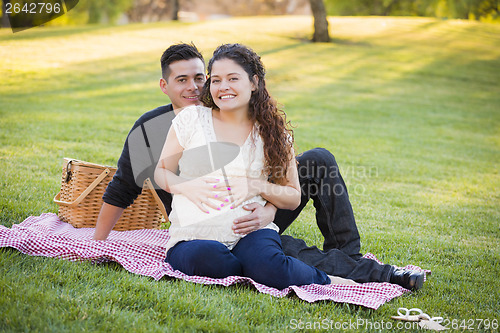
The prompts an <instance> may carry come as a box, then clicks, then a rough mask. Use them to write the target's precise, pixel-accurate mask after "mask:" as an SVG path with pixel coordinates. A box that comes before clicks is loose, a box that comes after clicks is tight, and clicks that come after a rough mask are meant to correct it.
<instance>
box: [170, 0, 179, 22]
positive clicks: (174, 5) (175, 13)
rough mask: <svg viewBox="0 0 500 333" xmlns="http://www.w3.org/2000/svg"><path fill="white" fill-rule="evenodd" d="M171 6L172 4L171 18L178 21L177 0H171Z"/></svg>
mask: <svg viewBox="0 0 500 333" xmlns="http://www.w3.org/2000/svg"><path fill="white" fill-rule="evenodd" d="M171 1H172V3H171V6H172V20H174V21H178V20H179V0H171Z"/></svg>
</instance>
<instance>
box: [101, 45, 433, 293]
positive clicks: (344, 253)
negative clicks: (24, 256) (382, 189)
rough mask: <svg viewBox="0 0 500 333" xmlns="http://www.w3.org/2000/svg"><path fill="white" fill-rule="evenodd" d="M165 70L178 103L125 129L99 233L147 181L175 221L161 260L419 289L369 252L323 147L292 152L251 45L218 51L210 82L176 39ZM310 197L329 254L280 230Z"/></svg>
mask: <svg viewBox="0 0 500 333" xmlns="http://www.w3.org/2000/svg"><path fill="white" fill-rule="evenodd" d="M161 67H162V78H161V79H160V87H161V89H162V91H163V92H164V93H165V94H167V95H168V96H169V98H170V100H171V102H172V103H171V104H169V105H165V106H161V107H158V108H156V109H154V110H152V111H149V112H147V113H145V114H144V115H143V116H141V117H140V118H139V119H138V120H137V122H136V123H135V125H134V127H133V128H132V130H131V131H130V133H129V135H128V137H127V140H126V142H125V145H124V148H123V151H122V155H121V157H120V159H119V161H118V170H117V172H116V174H115V176H114V178H113V180H112V181H111V182H110V183H109V185H108V187H107V189H106V193H105V194H104V196H103V200H104V204H103V206H102V208H101V212H100V214H99V217H98V221H97V225H96V230H95V234H94V239H96V240H105V239H106V238H107V236H108V234H109V232H110V231H111V229H112V228H113V226H114V224H115V223H116V221H117V220H118V219H119V217H120V216H121V214H122V212H123V210H124V209H125V208H126V207H127V206H129V205H130V204H131V203H132V202H133V201H134V200H135V198H136V197H137V196H138V195H139V194H140V192H141V185H142V182H143V181H144V179H145V178H147V177H150V178H151V179H153V178H154V180H155V182H156V184H155V185H156V186H157V193H158V195H159V196H160V198H161V199H162V201H163V202H164V204H165V208H166V210H167V212H168V213H169V217H170V222H171V226H170V230H169V232H170V239H169V241H168V243H167V244H166V247H167V253H166V261H167V262H168V263H169V264H170V265H171V266H172V267H173V268H174V269H176V270H179V271H181V272H183V273H185V274H187V275H199V276H208V277H213V278H224V277H227V276H233V275H236V276H246V277H250V278H252V279H253V280H254V281H256V282H258V283H261V284H265V285H267V286H270V287H274V288H278V289H283V288H286V287H288V286H291V285H306V284H313V283H315V284H330V283H338V282H343V283H349V282H351V283H354V282H360V283H363V282H389V283H395V284H398V285H401V286H402V287H404V288H406V289H411V290H417V289H419V288H421V287H422V284H423V281H424V273H423V272H418V271H411V270H404V269H397V268H395V267H394V266H391V265H383V264H379V263H378V262H376V261H374V260H371V259H367V258H362V256H361V254H360V253H359V251H360V238H359V233H358V230H357V226H356V222H355V220H354V215H353V212H352V208H351V204H350V202H349V197H348V194H347V189H346V186H345V183H344V181H343V179H342V177H341V175H340V173H339V170H338V166H337V164H336V161H335V159H334V157H333V155H332V154H331V153H329V152H328V151H327V150H325V149H321V148H316V149H313V150H310V151H306V152H304V153H303V154H300V155H299V156H297V157H295V155H294V150H293V131H292V130H291V129H290V125H289V123H288V122H287V121H286V118H285V114H284V113H283V112H282V111H281V110H280V109H279V108H278V107H277V104H276V102H275V101H274V100H273V99H272V98H271V96H270V95H269V93H268V91H267V89H266V82H265V69H264V66H263V63H262V61H261V59H260V57H259V56H258V55H257V54H256V53H255V52H254V51H252V50H251V49H250V48H248V47H245V46H243V45H240V44H224V45H221V46H219V47H218V48H217V49H216V50H215V51H214V54H213V57H212V59H210V61H209V64H208V78H207V75H206V72H205V62H204V59H203V57H202V55H201V54H200V52H199V51H198V50H197V49H196V47H195V46H194V45H189V44H176V45H172V46H170V47H169V48H168V49H167V50H166V51H165V52H164V53H163V55H162V57H161ZM309 199H312V200H313V202H314V207H315V208H316V220H317V224H318V227H319V229H320V231H321V233H322V235H323V236H324V238H325V241H324V245H323V250H320V249H318V248H317V247H308V246H307V245H306V244H305V242H304V241H303V240H301V239H296V238H293V237H291V236H286V235H281V233H282V232H283V231H284V230H285V229H286V228H287V227H288V226H289V225H290V224H291V223H292V222H293V221H294V220H295V219H296V218H297V216H298V215H299V214H300V212H301V211H302V209H303V208H304V207H305V205H306V204H307V202H308V201H309Z"/></svg>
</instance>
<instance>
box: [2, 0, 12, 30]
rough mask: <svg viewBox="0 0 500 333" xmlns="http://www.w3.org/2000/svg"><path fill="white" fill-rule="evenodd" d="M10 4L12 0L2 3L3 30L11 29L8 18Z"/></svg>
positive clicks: (5, 0) (4, 0)
mask: <svg viewBox="0 0 500 333" xmlns="http://www.w3.org/2000/svg"><path fill="white" fill-rule="evenodd" d="M8 2H10V0H3V1H2V28H9V27H10V22H9V17H8V16H7V13H6V11H7V3H8Z"/></svg>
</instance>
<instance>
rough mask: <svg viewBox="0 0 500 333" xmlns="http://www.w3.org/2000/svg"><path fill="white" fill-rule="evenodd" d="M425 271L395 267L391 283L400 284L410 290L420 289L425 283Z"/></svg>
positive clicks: (390, 279)
mask: <svg viewBox="0 0 500 333" xmlns="http://www.w3.org/2000/svg"><path fill="white" fill-rule="evenodd" d="M424 276H425V273H424V272H420V271H412V270H409V269H404V268H399V269H398V268H395V269H394V270H393V271H392V273H391V276H390V278H389V283H394V284H399V285H400V286H401V287H403V288H405V289H409V290H419V289H420V288H422V286H423V285H424Z"/></svg>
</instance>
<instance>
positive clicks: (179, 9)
mask: <svg viewBox="0 0 500 333" xmlns="http://www.w3.org/2000/svg"><path fill="white" fill-rule="evenodd" d="M319 1H321V0H319ZM8 2H10V3H14V2H21V3H22V2H28V1H26V0H24V1H23V0H4V1H3V6H2V8H3V10H2V12H3V13H4V12H5V4H6V3H8ZM313 2H315V1H313V0H107V1H102V0H80V1H79V4H78V5H77V6H76V7H75V8H74V9H73V10H72V11H71V15H64V16H62V17H61V18H59V19H57V20H56V21H53V22H51V23H50V24H51V25H70V24H71V25H75V24H86V23H121V24H126V23H130V22H155V21H164V20H177V19H181V20H192V21H198V20H204V19H208V18H212V17H220V16H250V15H297V14H302V15H310V14H311V9H310V8H311V4H312V3H313ZM323 2H324V5H325V8H326V11H327V14H328V15H330V16H371V15H375V16H425V17H438V18H443V19H447V18H450V19H466V20H479V21H485V22H500V18H499V12H500V2H499V1H498V0H323ZM3 17H4V18H5V15H3ZM2 22H3V26H6V24H8V21H6V20H2Z"/></svg>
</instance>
